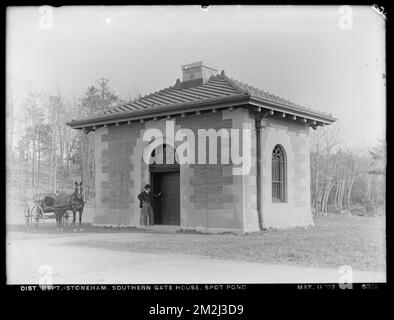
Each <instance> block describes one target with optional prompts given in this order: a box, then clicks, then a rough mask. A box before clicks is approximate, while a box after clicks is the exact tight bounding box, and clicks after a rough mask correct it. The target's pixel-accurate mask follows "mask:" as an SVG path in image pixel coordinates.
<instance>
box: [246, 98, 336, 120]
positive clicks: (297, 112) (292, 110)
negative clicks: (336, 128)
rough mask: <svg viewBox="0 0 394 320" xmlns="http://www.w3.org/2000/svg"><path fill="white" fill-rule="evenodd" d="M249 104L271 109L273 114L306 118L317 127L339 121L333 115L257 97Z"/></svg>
mask: <svg viewBox="0 0 394 320" xmlns="http://www.w3.org/2000/svg"><path fill="white" fill-rule="evenodd" d="M249 104H250V105H253V106H256V107H260V108H264V109H269V110H271V111H273V112H279V113H285V114H289V115H291V116H296V117H298V118H304V119H307V120H309V121H314V122H316V125H319V124H320V125H326V124H332V123H334V122H335V121H336V120H337V119H336V118H334V117H332V116H331V115H325V114H323V113H320V112H315V111H313V110H307V109H305V108H297V107H295V106H288V105H285V104H282V103H276V102H273V101H270V100H265V99H261V98H256V97H251V98H250V101H249Z"/></svg>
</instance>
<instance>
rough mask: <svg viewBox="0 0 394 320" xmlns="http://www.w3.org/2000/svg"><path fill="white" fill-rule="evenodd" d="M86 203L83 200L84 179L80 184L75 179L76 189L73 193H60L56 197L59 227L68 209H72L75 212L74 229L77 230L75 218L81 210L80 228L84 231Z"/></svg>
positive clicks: (74, 218)
mask: <svg viewBox="0 0 394 320" xmlns="http://www.w3.org/2000/svg"><path fill="white" fill-rule="evenodd" d="M84 205H85V201H84V200H83V189H82V181H81V183H79V184H78V182H76V181H75V190H74V193H72V194H71V195H66V194H59V195H58V196H57V197H56V198H55V199H54V208H55V215H56V222H57V227H58V229H60V228H61V223H62V218H63V216H64V214H65V213H66V211H67V210H69V211H72V213H73V230H74V231H77V229H76V228H75V220H76V215H77V211H78V212H79V230H80V231H82V230H83V229H82V228H81V225H82V213H83V207H84Z"/></svg>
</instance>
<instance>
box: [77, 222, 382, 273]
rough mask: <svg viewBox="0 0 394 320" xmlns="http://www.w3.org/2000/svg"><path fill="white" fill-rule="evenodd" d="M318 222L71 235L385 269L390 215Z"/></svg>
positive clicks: (116, 244)
mask: <svg viewBox="0 0 394 320" xmlns="http://www.w3.org/2000/svg"><path fill="white" fill-rule="evenodd" d="M315 224H316V225H315V226H314V227H308V228H293V229H287V230H269V231H265V232H261V233H253V234H248V235H245V236H238V235H232V234H221V235H203V234H190V233H182V232H180V233H175V234H174V233H173V234H158V233H152V234H151V236H146V237H130V238H128V237H127V236H125V237H124V238H123V237H122V238H121V239H117V240H116V241H115V240H112V241H111V240H109V239H107V240H105V239H102V238H97V239H95V240H92V239H86V240H79V241H73V240H72V239H70V240H71V241H70V242H69V244H70V245H76V246H88V247H98V248H106V249H112V250H121V251H129V252H145V253H147V252H151V253H171V254H192V255H203V256H209V257H211V258H219V259H231V260H240V261H253V262H260V263H275V264H278V263H279V264H297V265H302V266H313V267H331V268H338V267H340V266H342V265H350V266H351V267H352V268H353V269H355V270H365V271H367V270H368V271H385V268H386V259H385V256H386V254H385V250H386V247H385V219H384V218H382V217H359V216H351V217H342V216H331V217H321V218H317V219H316V221H315ZM89 229H90V228H89ZM93 229H95V228H93ZM93 232H94V231H93ZM120 232H125V231H120ZM128 232H129V233H134V232H141V231H133V230H130V231H128ZM100 233H101V232H100Z"/></svg>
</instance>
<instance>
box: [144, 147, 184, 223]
mask: <svg viewBox="0 0 394 320" xmlns="http://www.w3.org/2000/svg"><path fill="white" fill-rule="evenodd" d="M170 148H171V149H170ZM151 157H152V160H153V161H152V163H151V164H150V165H149V172H150V181H151V185H152V191H153V193H155V194H158V193H159V192H161V194H162V195H161V197H160V199H158V201H155V203H154V206H153V209H154V212H155V216H154V221H155V224H161V225H180V173H179V164H178V163H177V162H176V159H175V150H174V148H172V147H171V146H169V145H167V144H163V145H160V146H159V147H157V148H156V149H155V150H153V152H152V154H151ZM169 157H171V159H169ZM155 158H159V161H156V160H155Z"/></svg>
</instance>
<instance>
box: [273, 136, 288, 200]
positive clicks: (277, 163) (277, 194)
mask: <svg viewBox="0 0 394 320" xmlns="http://www.w3.org/2000/svg"><path fill="white" fill-rule="evenodd" d="M278 151H279V153H278ZM271 191H272V192H271V198H272V203H286V202H287V159H286V152H285V149H284V148H283V146H281V145H280V144H277V145H275V146H274V148H273V149H272V152H271Z"/></svg>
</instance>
